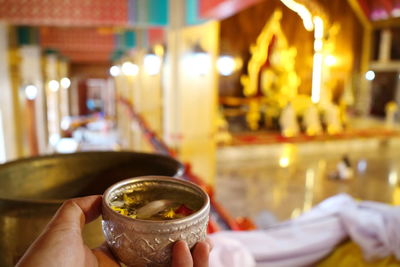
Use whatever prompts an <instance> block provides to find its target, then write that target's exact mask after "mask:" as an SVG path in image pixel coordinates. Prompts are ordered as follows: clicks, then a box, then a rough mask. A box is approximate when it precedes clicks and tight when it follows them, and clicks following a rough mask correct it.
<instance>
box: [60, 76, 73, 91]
mask: <svg viewBox="0 0 400 267" xmlns="http://www.w3.org/2000/svg"><path fill="white" fill-rule="evenodd" d="M61 86H62V87H63V88H65V89H67V88H69V87H70V86H71V80H70V79H68V78H67V77H64V78H62V79H61Z"/></svg>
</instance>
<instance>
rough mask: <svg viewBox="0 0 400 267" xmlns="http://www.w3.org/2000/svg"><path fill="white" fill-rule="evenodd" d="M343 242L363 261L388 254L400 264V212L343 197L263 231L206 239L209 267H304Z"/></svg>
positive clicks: (228, 234)
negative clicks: (359, 253) (210, 243)
mask: <svg viewBox="0 0 400 267" xmlns="http://www.w3.org/2000/svg"><path fill="white" fill-rule="evenodd" d="M348 237H350V238H351V239H352V240H353V241H354V242H356V243H357V244H358V245H359V246H360V247H361V248H362V250H363V252H364V256H365V259H367V260H371V259H375V258H382V257H385V256H388V255H390V254H394V255H395V256H396V258H397V259H398V260H400V207H398V206H397V207H393V206H389V205H386V204H381V203H376V202H370V201H364V202H356V201H354V200H353V199H352V198H351V197H350V196H348V195H345V194H342V195H337V196H334V197H331V198H329V199H327V200H325V201H323V202H322V203H320V204H319V205H318V206H316V207H315V208H313V209H312V210H310V211H309V212H307V213H305V214H303V215H301V216H300V217H298V218H296V219H294V220H291V221H288V222H284V223H281V224H278V225H276V226H274V227H271V228H269V229H267V230H255V231H241V232H234V231H223V232H218V233H215V234H212V235H210V239H211V240H212V241H213V243H214V249H213V251H212V252H211V255H210V267H222V266H229V267H253V266H255V264H254V261H255V262H256V266H274V267H275V266H276V267H279V266H290V267H293V266H307V265H310V264H313V263H315V262H316V261H318V260H320V259H322V258H323V257H325V256H326V255H328V254H329V253H330V252H331V251H332V250H333V249H334V248H335V246H336V245H338V244H339V243H340V242H341V241H343V240H345V239H346V238H348ZM241 255H246V256H241ZM249 256H252V257H253V259H254V261H251V260H250V259H249ZM243 257H246V260H244V259H243Z"/></svg>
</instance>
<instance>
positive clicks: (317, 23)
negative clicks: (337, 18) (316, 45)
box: [314, 16, 324, 39]
mask: <svg viewBox="0 0 400 267" xmlns="http://www.w3.org/2000/svg"><path fill="white" fill-rule="evenodd" d="M323 37H324V21H323V20H322V18H321V17H318V16H316V17H314V38H315V39H322V38H323Z"/></svg>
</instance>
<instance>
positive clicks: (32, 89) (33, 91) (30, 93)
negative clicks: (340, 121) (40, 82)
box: [25, 84, 38, 100]
mask: <svg viewBox="0 0 400 267" xmlns="http://www.w3.org/2000/svg"><path fill="white" fill-rule="evenodd" d="M37 95H38V88H37V87H36V86H35V85H32V84H29V85H27V86H26V87H25V96H26V98H28V99H29V100H34V99H35V98H36V97H37Z"/></svg>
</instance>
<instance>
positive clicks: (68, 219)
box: [16, 196, 210, 267]
mask: <svg viewBox="0 0 400 267" xmlns="http://www.w3.org/2000/svg"><path fill="white" fill-rule="evenodd" d="M100 214H101V196H88V197H82V198H75V199H70V200H67V201H65V202H64V204H63V205H62V206H61V207H60V208H59V209H58V211H57V213H56V214H55V215H54V217H53V218H52V219H51V221H50V222H49V224H48V225H47V226H46V228H45V229H44V231H43V232H42V234H41V235H40V236H39V237H38V238H37V239H36V240H35V241H34V242H33V244H32V245H31V246H30V247H29V249H28V250H27V252H26V253H25V255H24V256H23V257H22V258H21V260H20V261H19V262H18V263H17V265H16V266H17V267H47V266H57V267H64V266H66V267H67V266H68V267H91V266H99V267H114V266H120V265H119V263H118V262H117V261H116V259H115V258H114V257H113V255H112V254H111V252H110V250H109V249H108V247H107V245H106V244H105V243H104V244H103V245H102V246H100V247H98V248H95V249H90V248H89V247H88V246H86V245H85V244H84V241H83V238H82V229H83V227H84V225H85V224H86V223H89V222H91V221H93V220H94V219H96V218H97V217H98V216H100ZM209 251H210V245H209V243H208V242H198V243H197V244H196V246H195V247H194V249H193V250H192V252H191V251H190V250H189V248H188V246H187V244H186V243H185V242H184V241H178V242H176V244H174V247H173V249H172V267H192V266H193V267H207V266H208V256H209Z"/></svg>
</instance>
